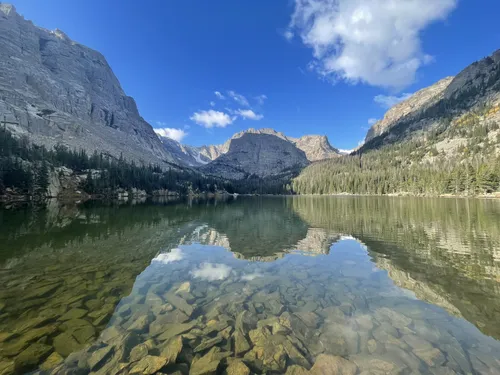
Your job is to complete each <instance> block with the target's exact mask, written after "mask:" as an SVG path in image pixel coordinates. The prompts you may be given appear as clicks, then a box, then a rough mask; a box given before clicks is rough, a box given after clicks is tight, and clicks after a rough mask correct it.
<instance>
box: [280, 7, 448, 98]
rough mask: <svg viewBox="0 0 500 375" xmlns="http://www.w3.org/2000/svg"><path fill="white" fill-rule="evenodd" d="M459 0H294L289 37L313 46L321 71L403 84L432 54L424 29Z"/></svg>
mask: <svg viewBox="0 0 500 375" xmlns="http://www.w3.org/2000/svg"><path fill="white" fill-rule="evenodd" d="M457 1H458V0H295V11H294V13H293V15H292V19H291V22H290V24H289V27H288V30H287V32H285V34H284V35H285V37H286V38H287V39H291V38H292V37H293V36H294V34H297V35H299V36H300V38H301V40H302V42H303V43H304V44H305V45H306V46H308V47H310V48H311V49H312V50H313V56H314V60H313V62H312V64H311V65H310V66H311V67H312V68H313V69H314V70H316V71H318V72H319V73H320V74H321V75H322V76H324V77H326V78H328V79H333V80H338V79H341V80H345V81H347V82H350V83H358V82H364V83H368V84H370V85H374V86H380V87H388V88H395V89H401V88H402V87H405V86H407V85H409V84H411V83H412V82H413V81H414V80H415V75H416V72H417V70H418V69H419V68H420V67H422V66H423V65H425V64H427V63H429V62H430V61H431V60H432V57H430V56H428V55H426V54H425V53H424V52H423V50H422V45H421V40H420V34H421V32H422V30H424V29H425V28H426V27H427V26H429V24H431V23H432V22H435V21H439V20H443V19H445V18H446V17H447V15H448V14H449V13H450V12H451V11H452V10H453V9H454V8H455V6H456V4H457Z"/></svg>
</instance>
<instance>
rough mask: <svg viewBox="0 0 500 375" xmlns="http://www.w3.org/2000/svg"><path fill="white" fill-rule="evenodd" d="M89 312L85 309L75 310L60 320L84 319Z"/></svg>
mask: <svg viewBox="0 0 500 375" xmlns="http://www.w3.org/2000/svg"><path fill="white" fill-rule="evenodd" d="M87 313H88V311H87V310H85V309H79V308H74V309H71V310H69V311H68V312H67V313H66V314H64V315H63V316H61V317H60V318H59V320H63V321H64V320H70V319H79V318H83V317H84V316H85V315H87Z"/></svg>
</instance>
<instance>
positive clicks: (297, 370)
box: [285, 365, 310, 375]
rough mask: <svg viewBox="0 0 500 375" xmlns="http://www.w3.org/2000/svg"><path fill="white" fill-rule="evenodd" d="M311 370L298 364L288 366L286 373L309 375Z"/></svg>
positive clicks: (289, 374) (288, 374)
mask: <svg viewBox="0 0 500 375" xmlns="http://www.w3.org/2000/svg"><path fill="white" fill-rule="evenodd" d="M309 374H310V372H309V371H307V370H306V369H305V368H304V367H301V366H298V365H292V366H288V368H287V369H286V373H285V375H309Z"/></svg>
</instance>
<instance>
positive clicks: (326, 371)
mask: <svg viewBox="0 0 500 375" xmlns="http://www.w3.org/2000/svg"><path fill="white" fill-rule="evenodd" d="M357 369H358V367H357V366H356V364H354V363H353V362H351V361H348V360H347V359H344V358H342V357H338V356H333V355H328V354H320V355H319V356H318V358H316V362H315V363H314V366H313V367H312V368H311V374H312V375H354V374H355V373H356V371H357Z"/></svg>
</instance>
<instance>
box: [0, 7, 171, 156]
mask: <svg viewBox="0 0 500 375" xmlns="http://www.w3.org/2000/svg"><path fill="white" fill-rule="evenodd" d="M0 35H1V37H0V113H2V115H5V116H6V118H7V121H10V122H13V123H17V124H9V129H10V130H12V131H13V132H14V133H15V134H19V135H21V134H22V135H27V136H28V137H29V138H30V139H31V140H32V141H34V142H35V143H38V144H43V145H46V146H49V147H51V146H53V145H56V144H63V145H66V146H69V147H70V148H76V149H85V150H87V151H89V152H93V151H98V152H104V153H109V154H110V155H112V156H115V157H120V155H121V154H122V155H123V156H124V157H126V158H127V159H134V160H136V161H142V162H153V163H164V162H173V161H174V159H173V157H172V156H171V155H170V153H168V152H167V151H165V149H164V148H163V147H162V144H161V142H160V141H159V139H158V137H157V136H156V134H155V133H154V132H153V129H152V127H151V126H150V125H149V124H148V123H147V122H146V121H145V120H144V119H143V118H142V117H141V116H140V115H139V112H138V110H137V106H136V103H135V101H134V99H133V98H131V97H129V96H127V95H126V94H125V93H124V91H123V89H122V87H121V85H120V82H119V81H118V79H117V78H116V76H115V75H114V73H113V71H112V70H111V68H110V66H109V65H108V63H107V61H106V59H105V57H104V56H103V55H102V54H100V53H99V52H97V51H94V50H92V49H90V48H88V47H86V46H83V45H81V44H79V43H77V42H75V41H73V40H71V39H70V38H69V37H68V36H67V35H66V34H64V33H63V32H62V31H60V30H54V31H49V30H46V29H42V28H39V27H37V26H35V25H34V24H33V23H32V22H31V21H27V20H25V19H24V18H23V17H22V16H21V15H19V14H18V13H17V12H16V10H15V8H14V7H13V6H12V5H9V4H0Z"/></svg>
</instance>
